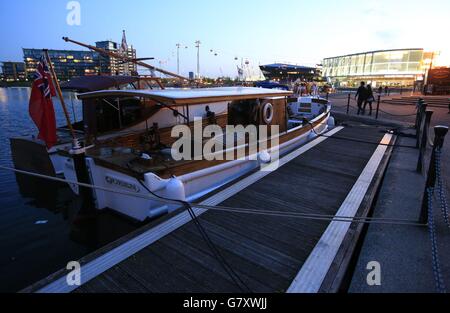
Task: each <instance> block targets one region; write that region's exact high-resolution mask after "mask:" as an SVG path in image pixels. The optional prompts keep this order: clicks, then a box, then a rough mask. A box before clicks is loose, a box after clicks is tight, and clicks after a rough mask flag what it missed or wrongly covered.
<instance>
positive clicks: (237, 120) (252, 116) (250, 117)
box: [228, 99, 260, 125]
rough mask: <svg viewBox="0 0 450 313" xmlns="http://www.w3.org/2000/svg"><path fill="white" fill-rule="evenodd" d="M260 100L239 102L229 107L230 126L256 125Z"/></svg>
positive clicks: (234, 102)
mask: <svg viewBox="0 0 450 313" xmlns="http://www.w3.org/2000/svg"><path fill="white" fill-rule="evenodd" d="M259 104H260V101H259V100H258V99H250V100H237V101H233V102H230V103H229V105H228V124H230V125H249V124H253V123H255V120H256V114H257V113H256V112H257V108H258V106H259Z"/></svg>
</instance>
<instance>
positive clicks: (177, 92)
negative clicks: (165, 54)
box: [78, 87, 292, 105]
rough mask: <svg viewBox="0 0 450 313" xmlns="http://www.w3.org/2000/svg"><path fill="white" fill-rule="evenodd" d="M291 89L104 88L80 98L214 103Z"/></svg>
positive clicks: (284, 93)
mask: <svg viewBox="0 0 450 313" xmlns="http://www.w3.org/2000/svg"><path fill="white" fill-rule="evenodd" d="M291 94H292V92H291V91H286V90H276V89H265V88H256V87H220V88H198V89H165V90H146V89H145V90H102V91H95V92H87V93H83V94H79V95H78V98H79V99H89V98H104V97H142V98H150V99H153V100H155V101H160V102H163V103H166V104H172V105H184V104H199V103H212V102H221V101H230V100H244V99H257V98H269V97H284V96H289V95H291Z"/></svg>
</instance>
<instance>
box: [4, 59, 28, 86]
mask: <svg viewBox="0 0 450 313" xmlns="http://www.w3.org/2000/svg"><path fill="white" fill-rule="evenodd" d="M1 65H2V66H1V69H2V73H1V75H0V77H1V79H2V80H3V81H6V82H16V81H25V80H26V72H25V63H23V62H11V61H6V62H1Z"/></svg>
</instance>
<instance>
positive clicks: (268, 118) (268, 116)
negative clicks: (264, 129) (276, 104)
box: [262, 102, 273, 125]
mask: <svg viewBox="0 0 450 313" xmlns="http://www.w3.org/2000/svg"><path fill="white" fill-rule="evenodd" d="M262 117H263V120H264V122H265V123H266V124H267V125H269V124H271V123H272V120H273V105H272V103H270V102H268V103H266V104H265V105H264V107H263V109H262Z"/></svg>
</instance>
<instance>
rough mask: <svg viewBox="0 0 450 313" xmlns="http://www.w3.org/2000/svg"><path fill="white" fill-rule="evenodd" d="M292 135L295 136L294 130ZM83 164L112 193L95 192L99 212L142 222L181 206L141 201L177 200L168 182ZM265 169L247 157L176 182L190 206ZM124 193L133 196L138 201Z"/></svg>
mask: <svg viewBox="0 0 450 313" xmlns="http://www.w3.org/2000/svg"><path fill="white" fill-rule="evenodd" d="M329 118H330V115H329V113H327V114H326V115H325V117H323V116H322V118H321V119H320V122H319V123H316V124H315V127H314V130H308V131H306V132H303V133H302V134H300V135H298V136H294V137H293V138H291V139H289V140H287V141H285V142H282V143H281V144H280V145H279V146H278V150H279V155H280V156H281V155H284V154H287V153H289V152H291V151H293V150H294V149H296V148H298V147H299V146H301V145H303V144H305V143H306V142H308V141H310V140H312V139H314V138H316V137H317V136H318V135H317V134H320V133H323V132H325V131H326V130H327V129H328V119H329ZM293 131H294V132H295V130H293ZM288 135H289V133H288ZM269 152H270V151H269ZM68 160H70V159H68ZM68 162H69V163H68V164H66V166H65V172H66V173H65V175H66V177H76V176H75V173H74V172H73V166H70V161H68ZM86 163H87V167H88V170H89V174H90V177H91V181H92V184H93V185H95V186H98V187H101V188H105V189H108V190H111V191H105V190H103V189H95V190H94V198H95V205H96V207H97V208H98V209H100V210H102V209H106V208H109V209H112V210H114V211H116V212H119V213H120V214H123V215H125V216H128V217H131V218H132V219H135V220H138V221H143V220H146V219H148V218H155V217H158V216H160V215H163V214H166V213H169V212H171V211H173V210H176V209H177V208H179V207H180V205H176V204H175V205H174V204H169V205H168V204H165V203H161V201H157V200H150V199H145V198H143V197H142V196H151V193H153V194H156V195H158V196H161V197H164V198H169V199H177V200H179V199H178V198H177V197H174V194H173V192H172V191H171V190H169V188H168V186H169V183H170V181H171V179H163V178H161V177H158V176H157V175H155V174H154V173H146V174H144V178H143V179H142V181H139V180H138V179H137V178H135V177H133V176H130V175H127V174H126V173H124V172H119V171H116V170H113V169H110V168H106V167H104V166H101V165H98V164H96V163H95V162H94V159H93V158H90V157H88V158H86ZM264 165H265V164H264V163H263V162H262V161H260V160H259V159H258V158H250V157H247V158H246V159H243V160H234V161H227V162H224V163H222V164H219V165H215V166H211V167H207V168H203V169H200V170H197V171H194V172H190V173H188V174H185V175H180V176H179V177H177V178H176V179H177V180H178V181H181V183H182V185H183V189H184V190H183V194H184V195H185V198H184V199H183V200H187V201H189V202H192V201H196V200H198V199H200V198H201V197H203V196H205V195H206V194H208V193H211V192H213V191H214V190H216V189H218V188H220V187H222V186H224V185H226V184H228V183H230V182H232V181H234V180H236V179H238V178H240V177H242V176H243V175H245V174H247V173H249V172H250V171H253V170H255V169H257V168H259V167H262V166H264ZM72 187H74V186H72ZM75 190H76V189H74V191H75ZM148 190H150V191H151V193H150V192H149V191H148ZM123 193H136V194H138V195H140V196H141V197H139V196H130V195H126V194H123Z"/></svg>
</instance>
